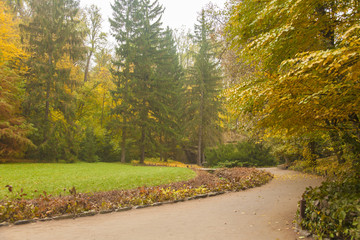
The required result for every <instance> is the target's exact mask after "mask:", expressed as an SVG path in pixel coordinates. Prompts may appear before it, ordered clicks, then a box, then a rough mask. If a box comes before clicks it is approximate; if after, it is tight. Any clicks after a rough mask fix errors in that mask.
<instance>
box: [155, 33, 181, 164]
mask: <svg viewBox="0 0 360 240" xmlns="http://www.w3.org/2000/svg"><path fill="white" fill-rule="evenodd" d="M160 50H161V52H160V54H159V55H158V56H159V57H158V58H159V59H158V67H157V79H158V80H157V81H158V83H159V84H158V85H159V88H161V91H159V92H158V93H159V95H158V99H159V100H158V106H159V107H158V108H157V109H155V110H157V112H156V118H157V119H158V122H157V123H158V124H157V129H158V130H157V131H156V133H157V134H158V136H157V139H159V141H158V146H159V147H158V151H159V152H160V160H163V159H164V160H165V161H167V159H168V158H169V157H170V155H174V154H175V151H176V147H177V146H178V145H180V143H181V140H182V136H183V132H182V131H181V126H180V122H181V115H182V111H183V110H184V107H183V103H184V101H183V99H184V97H185V96H184V89H183V86H184V74H183V69H182V67H181V65H180V62H179V56H178V53H177V50H176V45H175V40H174V37H173V32H172V30H171V29H170V28H167V29H166V31H165V32H164V33H163V34H162V39H161V44H160ZM155 110H154V111H155Z"/></svg>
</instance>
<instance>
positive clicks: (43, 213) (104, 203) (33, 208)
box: [0, 168, 272, 222]
mask: <svg viewBox="0 0 360 240" xmlns="http://www.w3.org/2000/svg"><path fill="white" fill-rule="evenodd" d="M271 179H272V175H271V174H270V173H267V172H264V171H259V170H256V169H249V168H233V169H218V170H216V171H215V172H214V174H210V173H207V172H205V171H199V170H197V176H196V177H195V178H194V179H192V180H189V181H184V182H178V183H171V184H167V185H161V186H156V187H145V186H143V187H139V188H136V189H132V190H113V191H108V192H96V193H77V192H76V189H75V187H73V188H72V189H71V190H70V193H71V195H69V196H60V197H53V196H51V195H47V194H46V192H44V195H41V196H40V197H39V198H37V199H32V200H25V199H22V196H24V195H19V198H18V199H17V200H7V201H1V202H0V222H4V221H7V222H15V221H18V220H24V219H37V218H40V219H41V218H49V217H53V216H58V215H63V214H72V215H74V216H76V215H77V214H79V213H81V212H86V211H90V210H93V211H97V212H99V211H104V210H105V211H106V210H114V209H117V208H123V207H129V206H138V205H150V204H154V203H157V202H165V201H175V200H182V199H186V198H189V197H194V196H196V195H199V194H206V193H210V192H219V191H238V190H242V189H247V188H251V187H255V186H260V185H262V184H265V183H267V182H268V181H270V180H271ZM10 187H11V186H9V191H10ZM11 189H12V187H11ZM21 194H23V193H21Z"/></svg>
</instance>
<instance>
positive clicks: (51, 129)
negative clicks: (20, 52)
mask: <svg viewBox="0 0 360 240" xmlns="http://www.w3.org/2000/svg"><path fill="white" fill-rule="evenodd" d="M29 7H30V8H31V13H32V16H31V20H30V21H29V23H28V24H24V25H23V26H22V29H23V30H24V31H23V32H24V34H25V39H27V40H28V44H27V45H28V49H27V50H28V52H30V53H31V54H32V56H31V58H29V61H28V67H29V73H28V76H27V82H26V94H27V99H26V101H25V106H24V108H25V113H26V115H27V116H28V117H29V118H30V120H31V122H32V123H33V124H34V126H35V127H36V128H37V130H38V133H37V135H36V136H33V140H34V143H36V144H37V145H38V146H39V148H38V149H39V152H38V154H37V155H36V157H38V158H42V159H46V160H54V158H56V159H58V158H63V159H65V160H68V159H70V158H73V156H74V155H75V154H76V151H75V149H74V143H73V142H72V140H73V138H74V136H75V133H74V129H75V126H74V122H73V118H74V111H73V110H74V101H73V100H74V99H73V94H72V92H73V90H74V89H73V87H74V83H73V82H71V77H70V70H71V67H72V66H73V62H74V61H75V60H77V59H79V58H80V57H81V56H82V53H83V50H84V48H83V37H84V36H83V33H82V32H81V31H80V30H79V29H80V28H79V20H77V14H78V11H79V1H76V0H31V1H29ZM69 61H72V62H70V63H69ZM67 63H69V64H67ZM51 112H54V113H58V114H57V115H56V116H53V115H51ZM56 117H57V118H58V119H59V118H61V119H63V121H58V122H57V123H56V124H55V122H54V121H53V119H54V118H56ZM56 137H57V138H56ZM55 149H57V150H58V154H56V153H54V151H55Z"/></svg>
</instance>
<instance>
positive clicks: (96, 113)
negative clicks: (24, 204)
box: [0, 0, 222, 164]
mask: <svg viewBox="0 0 360 240" xmlns="http://www.w3.org/2000/svg"><path fill="white" fill-rule="evenodd" d="M111 7H112V10H113V14H112V16H111V17H110V19H109V21H110V25H111V35H112V36H113V37H114V38H115V47H114V48H113V49H111V48H110V47H108V45H107V38H108V37H109V35H108V34H107V33H104V32H102V30H101V24H102V21H103V19H102V16H101V14H100V10H99V8H98V7H96V6H90V7H87V8H86V9H81V8H80V6H79V1H77V0H28V1H0V14H1V25H2V26H1V30H0V34H1V36H2V38H1V40H0V41H2V42H1V44H0V75H1V78H2V81H1V85H0V87H1V93H0V103H1V104H0V112H1V116H0V146H1V149H0V156H1V157H3V158H9V157H18V158H29V159H35V160H37V161H44V162H54V161H66V162H74V161H77V160H82V161H89V162H95V161H121V162H129V161H130V160H133V159H137V160H140V163H143V162H144V160H145V157H160V158H161V159H163V160H167V159H169V158H182V159H183V160H184V161H193V162H197V163H198V164H202V163H203V162H204V149H205V147H206V146H209V144H213V142H214V141H213V140H214V139H216V138H215V137H214V136H218V135H219V133H220V130H221V129H220V124H219V123H220V122H219V116H220V115H219V113H220V112H221V106H222V105H221V98H219V97H218V96H219V93H220V90H221V76H222V74H221V71H220V67H219V63H218V62H219V61H218V58H217V55H216V54H217V53H216V51H217V48H216V44H215V43H214V41H213V40H212V39H211V36H212V34H213V32H214V30H213V28H212V27H211V24H209V22H208V20H207V18H206V16H205V15H206V13H205V11H202V13H201V14H200V15H199V18H198V23H197V25H196V27H195V29H196V30H195V32H194V33H193V34H191V37H190V39H191V44H192V45H193V48H192V49H193V50H194V51H191V52H188V53H187V54H188V55H189V56H190V57H189V61H188V64H187V65H186V66H185V65H184V64H181V61H180V59H181V58H180V57H179V55H178V47H177V43H176V40H175V37H174V33H173V31H172V30H171V29H170V28H164V26H163V24H162V22H161V16H162V14H163V12H164V8H163V6H162V5H160V4H159V3H158V1H151V0H115V1H114V3H113V4H112V5H111ZM189 62H190V63H189Z"/></svg>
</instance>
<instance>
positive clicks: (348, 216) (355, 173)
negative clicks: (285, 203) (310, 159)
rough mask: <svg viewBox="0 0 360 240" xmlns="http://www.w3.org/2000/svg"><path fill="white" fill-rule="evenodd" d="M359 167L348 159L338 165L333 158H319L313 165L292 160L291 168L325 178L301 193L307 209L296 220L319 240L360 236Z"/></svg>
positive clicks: (358, 237)
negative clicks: (319, 183) (321, 182)
mask: <svg viewBox="0 0 360 240" xmlns="http://www.w3.org/2000/svg"><path fill="white" fill-rule="evenodd" d="M359 167H360V166H356V165H353V164H352V163H351V162H347V163H345V164H341V165H339V164H338V162H337V161H336V158H334V157H329V158H324V159H318V160H317V165H316V166H312V165H311V164H309V163H307V162H306V161H298V162H295V164H294V166H292V167H291V168H292V169H294V170H300V171H303V172H307V173H313V174H317V175H322V176H326V177H327V180H326V181H324V182H323V184H322V185H321V186H320V187H316V188H308V189H307V190H306V192H305V193H304V194H303V198H304V200H305V201H306V209H305V216H304V218H302V219H300V218H299V219H300V222H299V223H300V225H301V226H302V227H303V228H304V229H307V230H309V231H311V232H312V233H314V234H316V235H317V236H318V237H319V238H320V239H323V238H331V239H360V178H359V172H360V171H359V170H360V168H359ZM299 214H300V213H299V212H298V215H299Z"/></svg>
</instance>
